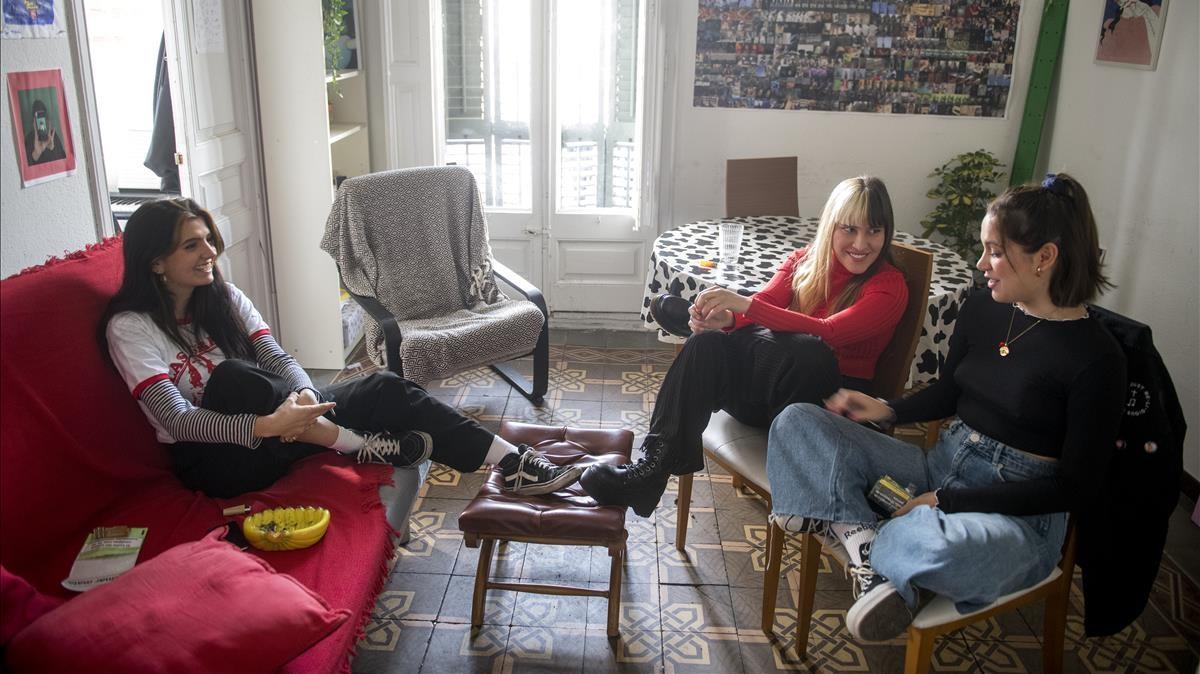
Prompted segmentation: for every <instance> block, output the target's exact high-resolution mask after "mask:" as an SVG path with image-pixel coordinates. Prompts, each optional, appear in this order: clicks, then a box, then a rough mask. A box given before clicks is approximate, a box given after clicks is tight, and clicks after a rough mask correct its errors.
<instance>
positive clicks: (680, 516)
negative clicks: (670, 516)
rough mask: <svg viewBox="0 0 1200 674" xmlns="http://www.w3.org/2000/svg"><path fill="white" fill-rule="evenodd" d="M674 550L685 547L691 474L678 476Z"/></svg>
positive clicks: (690, 506)
mask: <svg viewBox="0 0 1200 674" xmlns="http://www.w3.org/2000/svg"><path fill="white" fill-rule="evenodd" d="M675 506H676V509H675V548H676V549H677V550H680V551H682V550H683V548H684V546H685V545H687V530H688V519H689V517H690V515H691V512H692V473H688V474H687V475H680V476H679V498H677V499H676V500H675Z"/></svg>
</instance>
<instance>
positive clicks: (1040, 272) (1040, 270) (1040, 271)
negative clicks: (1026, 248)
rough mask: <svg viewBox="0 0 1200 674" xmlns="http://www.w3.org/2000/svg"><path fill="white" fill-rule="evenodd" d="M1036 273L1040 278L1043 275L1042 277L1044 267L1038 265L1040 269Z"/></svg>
mask: <svg viewBox="0 0 1200 674" xmlns="http://www.w3.org/2000/svg"><path fill="white" fill-rule="evenodd" d="M1034 273H1036V274H1037V275H1038V276H1041V275H1042V265H1040V264H1039V265H1038V268H1037V271H1036V272H1034Z"/></svg>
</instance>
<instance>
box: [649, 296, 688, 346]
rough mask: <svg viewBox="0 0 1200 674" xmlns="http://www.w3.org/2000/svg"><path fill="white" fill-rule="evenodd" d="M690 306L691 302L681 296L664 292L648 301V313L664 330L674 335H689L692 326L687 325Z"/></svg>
mask: <svg viewBox="0 0 1200 674" xmlns="http://www.w3.org/2000/svg"><path fill="white" fill-rule="evenodd" d="M691 306H692V303H691V302H688V301H687V300H685V299H683V298H682V297H676V296H675V295H670V294H666V293H664V294H662V295H659V296H658V297H655V298H654V301H652V302H651V303H650V315H651V316H652V317H654V322H655V323H658V327H660V328H662V329H663V331H664V332H667V333H668V334H672V335H675V336H676V337H691V336H692V328H691V326H689V325H688V320H689V319H690V318H691V314H690V313H689V312H688V309H690V308H691Z"/></svg>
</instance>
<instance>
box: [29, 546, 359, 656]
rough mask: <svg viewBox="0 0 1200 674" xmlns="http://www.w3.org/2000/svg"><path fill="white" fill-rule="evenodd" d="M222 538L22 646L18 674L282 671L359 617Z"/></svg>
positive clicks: (177, 555) (185, 550)
mask: <svg viewBox="0 0 1200 674" xmlns="http://www.w3.org/2000/svg"><path fill="white" fill-rule="evenodd" d="M222 532H223V530H221V529H218V530H215V531H213V532H212V533H211V534H209V535H208V536H206V537H204V538H203V539H202V540H200V541H197V542H195V543H185V544H183V545H179V546H176V547H174V548H172V549H171V550H168V551H166V552H164V553H163V554H161V555H159V556H158V557H155V558H154V559H152V560H150V561H148V562H146V563H144V564H139V565H138V566H135V567H134V568H133V569H132V570H130V571H127V572H126V573H125V574H123V575H122V576H121V577H120V578H118V579H117V580H115V581H113V582H111V583H109V584H107V585H101V586H100V587H98V588H96V589H94V590H91V591H89V592H87V593H85V594H83V595H82V596H80V597H78V598H76V599H74V600H72V601H70V602H67V603H66V604H64V605H63V606H61V607H59V608H58V609H56V610H54V611H51V612H50V613H47V614H46V615H44V616H42V617H41V618H39V619H38V620H36V621H34V622H33V624H31V625H30V626H29V627H27V628H25V629H24V630H22V631H21V632H19V633H18V634H17V635H16V637H14V638H13V640H12V643H11V644H10V646H9V648H8V654H7V657H8V664H9V665H10V666H11V667H12V669H13V670H14V671H18V672H83V671H88V672H114V673H115V672H123V673H129V674H133V673H136V672H247V673H250V672H273V671H275V670H276V669H278V668H279V667H280V665H282V664H283V663H285V662H287V661H288V660H290V659H292V658H293V657H295V656H296V655H297V654H299V653H300V652H302V651H304V650H305V649H306V648H308V647H309V646H310V645H312V644H313V643H314V642H316V641H317V640H319V639H321V638H322V637H324V636H325V635H327V634H329V633H330V632H331V631H333V630H334V629H335V628H336V627H337V626H338V625H340V624H342V622H344V621H345V620H346V618H347V617H348V616H349V615H350V611H348V610H345V609H341V610H334V609H332V608H330V607H329V604H328V603H327V602H326V601H325V600H324V599H322V598H321V597H320V596H319V595H317V594H316V593H314V592H312V591H311V590H309V589H307V588H306V587H304V586H303V585H301V584H300V583H298V582H297V581H296V580H295V579H294V578H292V577H291V576H287V575H284V574H277V573H275V570H274V569H272V568H271V566H270V565H269V564H267V563H266V562H264V561H263V560H261V559H259V558H257V557H254V556H252V555H248V554H246V553H244V552H241V551H240V550H238V549H237V548H236V547H234V546H233V545H230V544H229V543H226V542H224V541H222V540H220V535H221V534H222Z"/></svg>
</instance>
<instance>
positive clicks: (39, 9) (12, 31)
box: [0, 0, 67, 39]
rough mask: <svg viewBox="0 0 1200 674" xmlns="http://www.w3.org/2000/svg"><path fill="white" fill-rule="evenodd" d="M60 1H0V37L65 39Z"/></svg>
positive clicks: (65, 32)
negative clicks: (0, 24) (0, 25)
mask: <svg viewBox="0 0 1200 674" xmlns="http://www.w3.org/2000/svg"><path fill="white" fill-rule="evenodd" d="M62 13H63V7H62V2H60V0H0V23H2V24H3V28H0V36H2V37H6V38H14V39H20V38H26V37H66V35H67V31H66V28H64V26H65V24H64V22H63V16H62Z"/></svg>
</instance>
